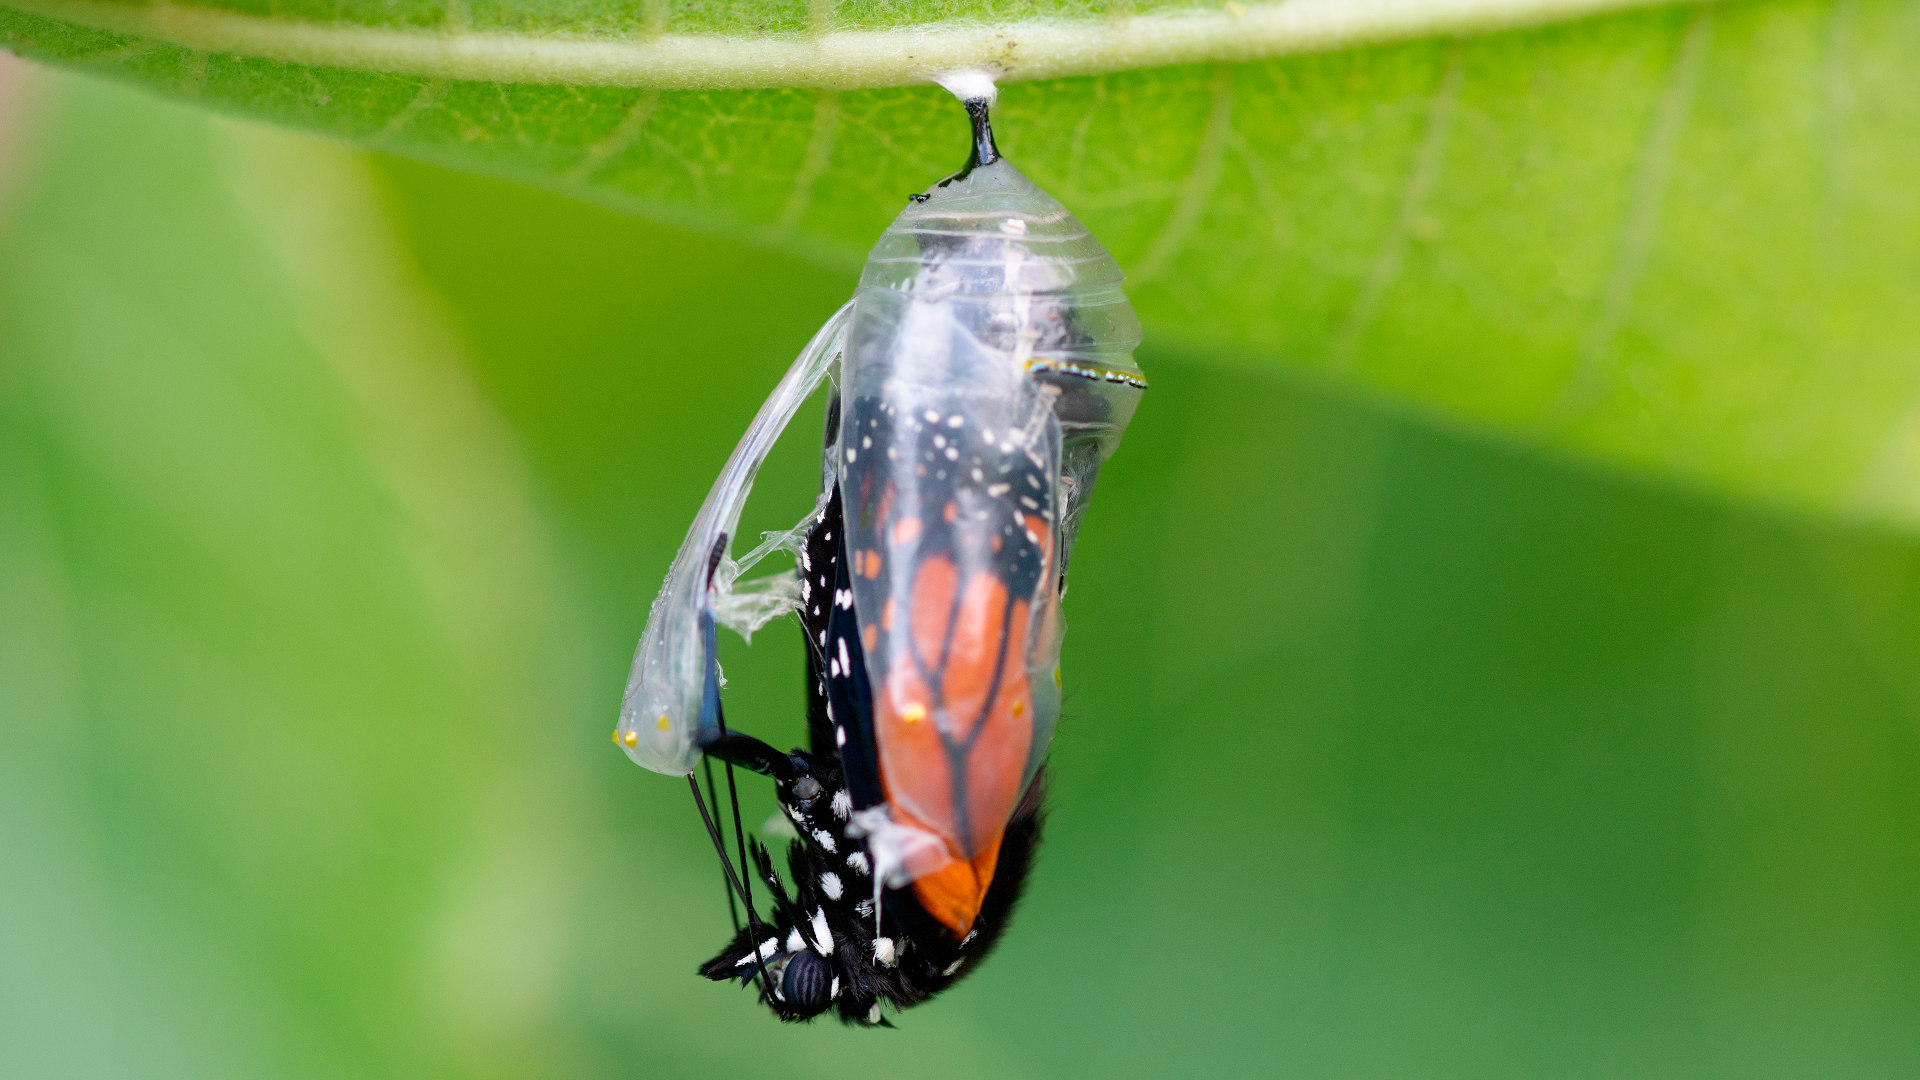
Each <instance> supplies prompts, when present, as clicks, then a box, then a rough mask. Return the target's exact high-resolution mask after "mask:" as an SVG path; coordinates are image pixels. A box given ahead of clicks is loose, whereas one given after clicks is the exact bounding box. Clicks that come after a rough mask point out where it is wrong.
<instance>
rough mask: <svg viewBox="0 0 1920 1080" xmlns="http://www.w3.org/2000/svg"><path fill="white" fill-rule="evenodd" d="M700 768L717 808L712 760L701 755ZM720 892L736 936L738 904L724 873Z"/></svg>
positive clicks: (710, 798)
mask: <svg viewBox="0 0 1920 1080" xmlns="http://www.w3.org/2000/svg"><path fill="white" fill-rule="evenodd" d="M700 767H701V768H702V769H704V770H705V771H706V774H707V801H708V802H710V803H712V804H713V805H715V806H719V805H720V796H719V795H718V794H716V793H715V792H714V789H713V759H712V758H710V757H706V756H704V755H703V756H702V757H701V758H700ZM721 854H722V855H723V856H724V855H725V854H726V853H725V852H722V853H721ZM720 891H721V892H724V893H726V894H727V917H728V918H729V919H732V920H733V932H734V933H736V934H738V933H739V932H740V902H739V901H738V900H735V899H734V898H733V885H732V883H731V882H729V881H728V880H727V875H726V874H725V873H724V872H722V873H721V875H720Z"/></svg>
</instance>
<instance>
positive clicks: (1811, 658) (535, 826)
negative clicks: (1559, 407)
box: [0, 63, 1920, 1080]
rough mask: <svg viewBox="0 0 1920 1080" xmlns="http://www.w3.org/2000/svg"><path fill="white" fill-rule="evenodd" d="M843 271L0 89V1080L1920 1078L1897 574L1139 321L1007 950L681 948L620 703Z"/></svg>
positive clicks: (703, 910) (704, 943)
mask: <svg viewBox="0 0 1920 1080" xmlns="http://www.w3.org/2000/svg"><path fill="white" fill-rule="evenodd" d="M851 286H852V279H851V278H850V277H849V276H847V275H846V274H844V273H836V272H828V271H823V270H820V269H818V268H815V267H812V266H809V265H806V264H804V263H800V262H796V261H793V260H792V259H790V258H787V257H785V256H780V255H774V254H769V253H767V252H765V251H762V250H757V249H754V248H750V247H745V246H740V245H736V244H734V243H731V242H727V241H722V240H717V239H714V238H712V237H710V236H703V235H698V234H693V233H687V232H679V231H674V230H672V229H668V228H664V227H661V226H656V225H651V224H646V223H643V222H640V221H637V220H634V219H631V218H627V217H621V216H618V215H615V214H613V213H610V212H608V211H606V210H602V209H597V208H593V207H589V206H586V205H584V204H580V203H575V202H570V201H567V200H565V199H563V198H560V197H558V196H554V195H550V194H542V193H538V192H534V191H531V190H528V189H523V188H519V187H515V186H512V185H509V184H505V183H502V182H498V181H491V180H483V179H476V178H472V177H468V176H462V175H458V174H454V173H450V172H445V171H440V170H437V169H434V168H430V167H427V166H422V165H417V164H408V163H404V162H400V161H397V160H391V159H384V158H378V157H368V156H365V155H362V154H359V153H357V152H354V151H349V150H345V149H342V148H338V147H334V146H331V145H329V144H325V143H322V142H319V141H317V140H313V139H311V138H308V137H304V136H294V135H288V134H283V133H277V132H271V131H268V130H266V129H262V128H255V127H251V126H247V125H243V124H240V123H237V122H233V121H226V120H219V119H214V118H210V117H208V116H205V115H203V114H200V113H195V112H191V111H188V110H187V109H185V108H183V107H180V106H175V105H168V104H161V103H159V102H157V101H155V100H152V99H149V98H147V97H144V96H141V95H139V94H137V93H135V92H133V91H129V90H126V89H121V88H115V87H110V86H108V85H105V84H102V83H95V82H90V81H86V80H83V79H79V78H75V77H66V76H53V75H51V74H49V73H46V72H28V71H27V70H26V69H24V67H23V66H22V65H20V64H18V63H10V64H9V65H8V66H7V67H6V68H5V69H3V70H0V1073H3V1074H4V1075H7V1076H19V1077H142V1078H145V1077H156V1078H157V1077H192V1078H195V1080H211V1078H218V1077H247V1078H255V1077H276V1078H278V1077H289V1078H291V1077H306V1076H312V1077H342V1076H354V1077H384V1076H392V1077H405V1078H408V1080H417V1078H420V1077H428V1076H435V1077H439V1076H449V1077H496V1076H497V1077H569V1078H571V1077H582V1078H590V1077H702V1076H722V1075H725V1076H746V1075H776V1076H781V1077H788V1078H793V1080H799V1078H803V1077H822V1078H835V1080H838V1078H841V1077H846V1076H849V1075H864V1074H876V1073H877V1074H879V1075H883V1076H884V1075H901V1074H905V1075H914V1076H919V1077H927V1078H929V1080H931V1078H937V1077H948V1076H952V1077H971V1078H978V1077H982V1076H994V1077H1003V1076H1004V1077H1029V1076H1030V1077H1067V1076H1103V1077H1106V1076H1168V1075H1194V1076H1207V1077H1214V1076H1229V1077H1230V1076H1299V1077H1371V1076H1382V1077H1500V1076H1515V1077H1539V1076H1554V1077H1619V1076H1635V1077H1717V1076H1725V1077H1905V1076H1913V1075H1920V842H1917V841H1920V668H1917V667H1916V664H1915V661H1916V659H1920V546H1916V544H1915V542H1914V541H1913V540H1911V539H1909V538H1905V537H1901V536H1897V535H1893V534H1875V533H1868V532H1863V531H1848V530H1845V529H1842V528H1839V527H1836V526H1832V525H1816V524H1810V523H1804V522H1796V521H1793V520H1787V519H1783V518H1778V517H1763V516H1758V515H1756V514H1754V513H1753V512H1751V511H1744V510H1740V509H1736V508H1732V507H1729V506H1723V505H1718V504H1714V503H1710V502H1707V501H1704V499H1703V498H1702V497H1700V496H1698V495H1695V494H1691V493H1679V492H1676V491H1668V490H1661V489H1657V488H1652V487H1649V486H1645V485H1641V484H1634V483H1629V482H1627V481H1624V480H1620V479H1617V478H1614V477H1611V476H1608V475H1602V474H1597V473H1590V472H1585V471H1578V470H1576V469H1574V468H1571V467H1569V466H1566V465H1563V464H1560V463H1557V462H1554V461H1548V460H1541V459H1537V458H1534V457H1529V456H1524V455H1522V454H1520V453H1518V452H1515V451H1513V450H1511V449H1509V448H1504V447H1500V446H1495V445H1490V444H1486V443H1482V442H1476V441H1472V440H1470V439H1469V438H1468V437H1465V436H1462V435H1460V434H1456V433H1450V432H1443V431H1439V430H1436V429H1434V428H1433V427H1430V426H1428V425H1426V424H1425V423H1423V422H1418V421H1414V420H1409V419H1405V418H1402V417H1398V416H1395V415H1391V414H1389V413H1386V412H1383V411H1381V410H1380V409H1379V408H1378V407H1377V406H1374V405H1367V404H1359V403H1355V402H1353V401H1349V400H1344V399H1340V398H1336V397H1334V396H1331V395H1330V394H1329V393H1328V392H1326V391H1324V390H1319V389H1311V388H1306V387H1302V386H1298V385H1293V384H1289V383H1286V382H1281V381H1278V380H1268V379H1262V378H1260V377H1257V376H1254V375H1250V374H1248V373H1247V372H1245V371H1243V370H1237V369H1235V368H1234V367H1232V366H1231V365H1230V364H1227V365H1220V366H1214V365H1210V364H1209V363H1207V362H1205V361H1202V360H1197V359H1193V358H1191V357H1186V356H1182V355H1179V354H1178V353H1176V352H1170V351H1168V350H1167V349H1166V348H1165V347H1164V346H1156V345H1154V344H1153V343H1152V341H1151V339H1150V340H1149V344H1148V346H1147V347H1146V348H1145V349H1144V350H1143V353H1142V362H1143V364H1144V365H1145V366H1146V368H1147V370H1148V371H1149V372H1150V374H1151V375H1152V377H1153V380H1154V387H1153V390H1152V391H1151V392H1150V394H1149V396H1148V399H1147V401H1146V403H1145V405H1144V406H1143V408H1142V410H1141V412H1140V414H1139V417H1138V419H1137V421H1136V423H1135V427H1134V430H1133V431H1132V432H1131V433H1130V434H1129V436H1128V440H1127V444H1126V446H1125V447H1124V449H1123V450H1122V452H1121V454H1120V456H1119V457H1118V458H1117V459H1116V460H1115V461H1114V463H1113V465H1112V467H1111V468H1110V469H1109V470H1108V472H1107V473H1106V475H1105V476H1104V478H1103V480H1102V485H1101V493H1100V497H1099V498H1098V499H1097V500H1096V502H1095V505H1094V509H1093V512H1092V514H1091V515H1090V517H1089V520H1088V524H1087V528H1086V531H1085V533H1084V534H1083V539H1082V546H1081V547H1080V549H1079V551H1078V552H1077V553H1076V558H1075V564H1074V566H1075V581H1074V589H1073V594H1072V597H1071V599H1070V602H1069V604H1068V614H1069V617H1070V618H1071V620H1072V622H1073V632H1072V633H1071V634H1070V635H1069V637H1068V642H1067V658H1066V672H1067V676H1068V680H1069V681H1068V690H1069V699H1068V703H1067V709H1068V716H1067V719H1066V721H1065V722H1063V724H1062V726H1061V729H1060V735H1059V738H1058V740H1057V742H1056V744H1055V751H1054V755H1053V760H1054V765H1055V767H1056V787H1055V800H1054V812H1053V817H1052V822H1051V826H1050V831H1049V837H1048V842H1047V848H1046V851H1045V854H1044V856H1043V858H1042V860H1041V862H1040V864H1039V867H1038V871H1037V873H1036V876H1035V879H1034V883H1033V887H1032V889H1031V891H1030V893H1029V898H1028V900H1027V902H1026V906H1025V908H1024V909H1023V911H1022V914H1021V916H1020V919H1019V922H1018V925H1017V927H1016V928H1015V930H1014V932H1013V933H1012V934H1011V935H1010V936H1009V938H1008V939H1007V941H1006V942H1005V944H1004V945H1003V946H1002V949H1001V951H1000V952H999V954H998V955H997V956H996V957H995V958H994V959H993V961H992V962H991V963H990V964H989V965H987V966H986V967H985V968H983V969H982V971H981V972H980V974H979V975H978V976H976V977H975V978H973V979H971V980H970V981H968V982H967V983H966V984H964V985H963V986H962V987H961V988H960V989H958V990H956V991H955V992H954V993H952V994H951V995H950V996H949V997H947V998H944V999H942V1000H940V1001H938V1002H936V1003H935V1004H933V1005H930V1006H928V1007H925V1008H921V1009H917V1010H914V1011H911V1012H909V1013H906V1014H904V1015H903V1016H901V1017H899V1018H898V1022H899V1023H900V1030H898V1031H895V1032H872V1033H869V1032H850V1031H844V1030H841V1029H838V1028H836V1027H831V1026H828V1025H825V1024H819V1025H814V1026H811V1027H804V1028H783V1027H780V1026H779V1025H777V1024H775V1023H774V1022H773V1021H772V1020H771V1019H770V1018H768V1017H767V1016H766V1015H764V1014H763V1013H762V1012H761V1011H760V1010H758V1009H757V1008H756V1007H754V1006H753V1004H752V1002H751V1000H750V999H749V997H748V996H747V995H746V994H744V993H742V992H740V991H738V990H734V989H732V988H728V987H723V986H717V985H713V984H709V983H705V982H703V981H701V980H698V979H696V978H695V977H694V976H693V975H692V970H693V968H694V966H695V965H696V964H697V963H698V962H699V961H701V960H702V959H704V958H705V957H706V956H708V955H709V954H710V953H711V952H712V951H713V950H714V949H715V948H716V947H717V946H718V945H719V944H720V942H721V941H722V940H723V939H724V938H725V936H726V934H727V932H728V925H727V916H726V913H725V907H724V904H723V903H722V899H721V896H722V894H721V891H720V885H719V882H718V880H717V875H716V872H715V869H714V866H713V863H712V855H711V852H710V851H709V850H708V849H707V848H706V846H705V840H704V837H703V836H702V834H701V832H700V830H699V827H698V826H697V824H696V823H695V820H694V819H693V817H692V815H691V810H690V808H688V807H687V806H686V805H685V804H686V798H685V793H684V791H682V789H681V787H680V785H679V784H677V783H675V782H673V781H671V780H668V779H665V778H661V777H657V776H654V775H651V774H648V773H645V772H643V771H641V770H638V769H635V768H634V767H633V766H631V765H630V764H629V763H627V761H626V760H625V758H624V757H623V756H622V755H620V754H618V753H617V752H615V750H614V749H613V748H612V747H611V746H609V745H608V743H607V732H608V731H609V730H610V729H611V727H612V723H613V719H614V714H615V712H616V709H617V703H618V700H619V693H620V689H621V686H622V684H623V682H624V679H625V674H626V666H627V661H628V658H629V656H630V652H631V649H632V646H633V643H634V641H635V639H636V637H637V636H638V634H639V631H640V628H641V625H642V623H643V621H644V618H645V612H646V607H647V603H648V601H649V600H650V598H651V596H652V594H653V591H654V590H655V588H656V587H657V585H658V582H659V579H660V576H661V574H662V573H663V572H664V570H665V567H666V565H667V562H668V560H669V559H670V558H671V554H672V552H673V549H674V548H675V546H676V545H677V543H678V540H679V537H680V535H681V532H682V530H683V529H684V527H685V525H686V523H687V521H688V520H689V518H690V516H691V514H692V513H693V511H694V509H695V507H696V506H697V505H698V503H699V500H700V498H701V497H702V495H703V494H704V492H705V489H706V486H707V484H708V483H709V481H710V480H711V478H712V476H713V474H714V473H715V471H716V470H717V469H718V467H719V464H720V462H721V461H722V460H723V459H724V457H725V455H726V453H727V451H728V450H729V448H730V447H731V445H732V443H733V440H734V439H735V438H736V437H737V436H738V434H739V432H740V431H741V430H742V428H743V427H744V425H745V423H746V421H747V419H748V418H749V417H750V416H751V414H752V413H753V411H754V409H755V408H756V407H757V405H758V403H759V401H760V399H761V397H762V396H763V395H764V393H765V391H766V389H767V388H768V387H770V386H771V384H772V382H773V381H774V380H775V379H776V378H777V377H778V373H779V372H780V371H781V370H783V369H784V367H785V365H786V364H787V362H788V361H789V360H790V359H791V357H792V354H793V353H794V352H795V351H796V349H797V348H798V347H799V345H800V344H801V343H803V342H804V341H805V339H806V338H807V337H808V336H809V335H810V333H811V332H812V331H813V329H814V328H815V327H816V326H817V325H818V324H819V323H820V322H821V321H822V320H823V319H824V318H825V316H826V315H827V314H828V313H829V312H831V311H832V310H833V308H834V307H835V306H836V305H837V304H838V303H839V302H840V301H841V300H842V299H844V297H845V296H846V295H847V293H848V291H849V290H850V288H851ZM806 426H807V427H808V428H809V429H810V428H811V423H810V422H809V423H808V424H807V425H806ZM790 441H791V442H792V443H793V445H790V446H787V447H785V448H784V449H783V452H782V454H781V456H780V457H779V458H778V459H777V460H776V461H775V462H774V463H773V464H772V465H771V466H770V468H769V470H768V472H767V473H766V474H765V476H764V479H763V481H762V485H761V492H762V498H761V500H760V503H759V504H758V505H757V507H756V510H755V515H756V519H757V520H758V522H759V524H761V525H762V526H765V527H772V526H774V525H777V524H782V523H785V522H790V521H791V520H793V519H794V518H796V517H797V516H798V514H799V512H800V510H801V509H802V508H804V507H805V506H806V505H807V503H808V499H809V492H808V490H807V489H808V484H809V475H810V470H811V469H812V468H813V467H814V466H813V465H812V464H811V463H810V462H809V461H808V452H807V451H808V447H807V445H806V444H807V443H809V442H810V441H811V431H810V430H809V431H808V432H807V433H806V437H800V438H796V439H795V440H790ZM792 638H793V635H792V634H791V633H788V632H783V631H782V629H781V628H779V627H775V628H773V629H771V630H769V631H767V632H766V633H765V634H764V635H763V636H762V637H761V638H760V639H759V640H758V641H757V642H756V644H755V645H754V647H753V648H752V649H746V648H743V647H732V646H730V647H729V651H728V652H727V654H726V659H727V663H728V673H729V676H730V677H731V679H732V682H733V689H732V691H731V694H732V696H731V697H730V699H729V710H730V712H731V713H732V714H733V715H735V716H736V717H737V718H738V720H737V722H738V723H740V724H741V725H742V726H745V727H749V728H750V729H752V730H755V731H756V732H759V733H762V734H765V735H768V736H770V737H774V738H776V739H780V740H797V739H798V738H799V733H800V729H801V723H800V717H799V701H800V694H799V675H798V668H799V664H800V660H799V650H798V646H797V642H796V641H794V640H792ZM753 810H754V814H755V817H756V819H757V817H758V816H760V815H763V814H764V811H765V804H764V802H761V803H756V804H755V806H754V808H753Z"/></svg>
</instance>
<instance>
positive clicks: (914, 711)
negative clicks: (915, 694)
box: [900, 701, 927, 724]
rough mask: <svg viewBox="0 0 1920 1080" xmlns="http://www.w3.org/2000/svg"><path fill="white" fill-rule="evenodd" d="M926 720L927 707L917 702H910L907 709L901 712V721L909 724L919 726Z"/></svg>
mask: <svg viewBox="0 0 1920 1080" xmlns="http://www.w3.org/2000/svg"><path fill="white" fill-rule="evenodd" d="M926 718H927V707H926V706H925V705H922V704H920V703H919V702H917V701H910V702H908V703H907V707H906V708H904V709H901V710H900V719H902V720H905V721H906V722H907V723H909V724H917V723H919V722H920V721H922V720H925V719H926Z"/></svg>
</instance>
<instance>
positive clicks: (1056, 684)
mask: <svg viewBox="0 0 1920 1080" xmlns="http://www.w3.org/2000/svg"><path fill="white" fill-rule="evenodd" d="M1053 688H1054V689H1055V690H1058V689H1060V665H1059V664H1055V665H1053Z"/></svg>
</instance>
